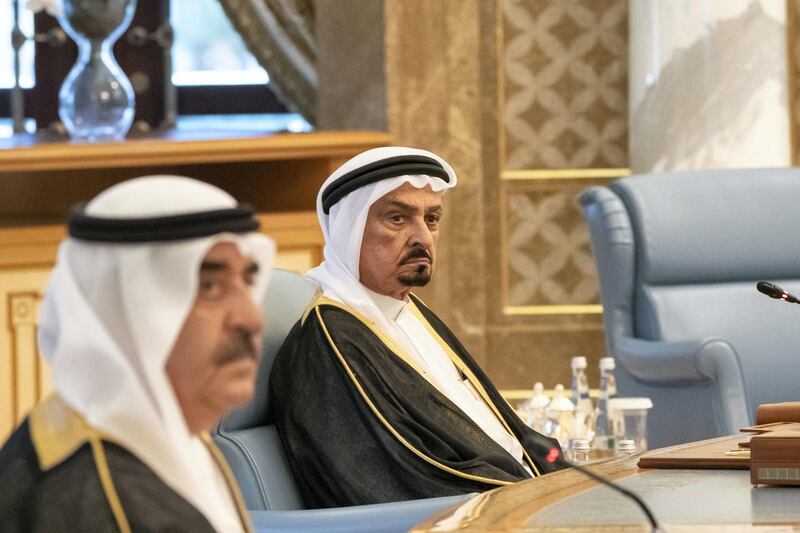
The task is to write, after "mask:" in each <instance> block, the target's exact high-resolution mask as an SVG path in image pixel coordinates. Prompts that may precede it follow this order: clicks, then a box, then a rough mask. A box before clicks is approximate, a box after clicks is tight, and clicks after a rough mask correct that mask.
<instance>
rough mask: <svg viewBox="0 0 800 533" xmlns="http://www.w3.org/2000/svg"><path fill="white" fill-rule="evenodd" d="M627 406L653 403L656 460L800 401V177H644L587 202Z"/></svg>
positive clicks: (587, 194) (789, 173)
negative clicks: (660, 452)
mask: <svg viewBox="0 0 800 533" xmlns="http://www.w3.org/2000/svg"><path fill="white" fill-rule="evenodd" d="M579 200H580V203H581V205H582V207H583V211H584V216H585V218H586V221H587V223H588V226H589V231H590V234H591V240H592V249H593V251H594V256H595V260H596V263H597V270H598V273H599V278H600V289H601V298H602V303H603V318H604V321H605V333H606V344H607V348H608V350H609V352H610V354H611V355H613V356H614V357H615V358H616V360H617V368H618V370H617V376H618V377H617V379H618V389H619V392H620V395H621V396H648V397H650V398H652V399H653V403H654V408H653V409H652V411H651V413H650V417H649V421H648V423H649V431H648V437H649V445H650V447H651V448H654V447H659V446H665V445H669V444H675V443H680V442H689V441H693V440H699V439H703V438H710V437H715V436H720V435H728V434H733V433H735V432H736V431H737V430H738V429H739V428H741V427H744V426H747V425H750V424H752V423H753V422H754V413H755V409H756V408H757V407H758V405H760V404H762V403H771V402H780V401H789V400H798V399H800V349H798V345H800V306H796V305H790V304H787V303H784V302H781V301H778V300H772V299H770V298H768V297H766V296H764V295H762V294H760V293H758V292H756V289H755V284H756V282H757V281H759V280H769V281H773V282H775V283H777V284H779V285H781V286H783V287H784V288H785V289H788V290H790V291H798V292H800V213H798V211H797V209H798V201H799V200H800V169H763V170H759V169H739V170H705V171H693V172H675V173H665V174H652V175H641V176H631V177H628V178H623V179H619V180H616V181H614V182H613V183H612V184H611V185H610V186H609V187H607V188H606V187H592V188H589V189H587V190H584V191H583V192H581V194H580V196H579Z"/></svg>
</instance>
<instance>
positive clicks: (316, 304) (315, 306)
mask: <svg viewBox="0 0 800 533" xmlns="http://www.w3.org/2000/svg"><path fill="white" fill-rule="evenodd" d="M322 305H329V306H332V307H338V308H340V309H342V310H344V311H346V312H347V313H349V314H351V315H352V316H353V317H355V318H356V319H357V320H358V321H359V322H361V323H363V324H364V325H365V326H366V327H367V328H368V329H369V330H370V331H371V332H373V333H374V334H375V335H376V336H377V337H378V339H379V340H381V341H382V342H383V343H384V344H385V345H386V346H387V347H388V348H389V349H390V351H392V352H393V353H394V354H395V355H397V356H398V357H399V358H400V359H401V360H402V361H404V362H406V363H407V364H408V365H409V366H411V367H412V368H413V369H414V370H415V371H416V372H417V373H419V374H420V375H421V376H422V377H423V378H425V379H426V380H427V381H428V382H429V383H431V384H432V385H433V386H434V387H435V388H436V390H438V391H439V392H440V393H442V391H441V390H440V389H439V388H438V387H437V386H436V385H435V383H433V382H431V380H430V379H429V378H428V377H427V375H426V373H425V372H424V371H423V370H422V369H421V368H420V367H419V365H418V364H417V363H416V361H414V360H413V359H412V358H411V357H410V356H409V355H408V354H407V353H405V351H404V350H403V349H402V348H401V347H400V346H398V345H397V343H395V342H394V341H393V340H392V339H391V338H390V337H389V336H388V335H386V333H385V332H383V331H382V330H381V329H380V328H379V327H378V326H377V324H375V323H374V322H373V321H371V320H369V319H368V318H366V317H365V316H363V315H362V314H361V313H359V312H358V311H356V310H354V309H351V308H350V307H349V306H347V305H346V304H344V303H342V302H339V301H337V300H332V299H330V298H327V297H325V296H322V295H319V296H318V297H317V299H316V300H314V301H313V302H312V304H311V305H309V309H308V311H307V313H306V316H307V314H308V313H309V312H310V311H311V310H313V311H314V312H315V313H316V315H317V319H318V320H319V323H320V326H321V327H322V330H323V332H324V334H325V337H326V339H327V340H328V343H329V344H330V346H331V348H332V349H333V351H334V353H336V357H337V358H338V359H339V362H340V363H341V364H342V366H343V367H344V369H345V372H346V373H347V375H348V376H349V377H350V380H351V381H352V382H353V385H354V386H355V388H356V390H357V391H358V392H359V394H360V395H361V397H362V399H363V400H364V401H365V402H366V404H367V406H368V407H369V408H370V410H371V411H372V412H373V414H374V415H375V416H376V417H377V418H378V420H380V421H381V423H382V424H383V425H384V427H386V429H387V430H388V431H389V433H391V434H392V436H394V437H395V438H396V439H397V440H398V441H399V442H400V443H401V444H402V445H403V446H405V447H406V448H407V449H408V450H410V451H411V452H412V453H413V454H414V455H416V456H417V457H419V458H420V459H422V460H423V461H425V462H427V463H429V464H431V465H433V466H435V467H437V468H439V469H441V470H444V471H445V472H447V473H449V474H453V475H455V476H457V477H462V478H465V479H469V480H472V481H479V482H481V483H487V484H491V485H500V486H505V485H512V484H513V483H514V482H512V481H505V480H501V479H492V478H487V477H483V476H476V475H474V474H467V473H465V472H461V471H459V470H456V469H454V468H452V467H449V466H447V465H444V464H442V463H440V462H439V461H437V460H436V459H434V458H432V457H430V456H428V455H426V454H424V453H423V452H421V451H420V450H418V449H417V448H416V447H414V446H413V445H412V444H411V443H410V442H408V441H407V440H406V439H405V438H404V437H403V436H402V435H401V434H400V432H399V431H397V430H396V429H395V428H394V427H393V426H392V425H391V423H389V421H388V420H387V419H386V418H385V417H384V416H383V414H382V413H381V412H380V411H379V410H378V408H377V406H376V405H375V404H374V403H373V402H372V400H371V399H370V398H369V396H368V395H367V393H366V391H364V388H363V387H362V386H361V383H360V382H359V381H358V378H357V377H356V376H355V373H354V372H353V371H352V369H351V368H350V365H348V364H347V361H346V360H345V358H344V356H342V354H341V352H340V351H339V348H338V347H337V346H336V343H335V342H334V341H333V338H332V337H331V335H330V333H329V332H328V328H327V326H326V325H325V321H324V320H323V319H322V313H321V312H320V309H319V308H320V306H322ZM417 312H418V311H417ZM422 320H423V323H424V324H426V325H427V320H425V319H424V318H423V319H422ZM441 342H444V341H441ZM445 345H446V343H445ZM459 361H460V359H459ZM462 364H463V363H462ZM470 373H471V372H470ZM473 378H474V376H473ZM480 390H483V389H482V387H481V389H480ZM484 393H485V391H484ZM442 394H443V393H442ZM443 395H444V394H443ZM495 412H496V408H495ZM501 419H502V417H501ZM504 423H505V421H504ZM510 434H511V435H512V436H513V433H510ZM523 450H524V448H523ZM526 457H527V453H526ZM528 460H529V461H530V459H529V458H528ZM530 462H531V465H532V466H533V468H534V471H535V472H536V474H537V475H538V474H539V473H538V470H537V469H536V466H535V465H533V462H532V461H530Z"/></svg>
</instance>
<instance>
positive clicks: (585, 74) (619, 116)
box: [500, 0, 628, 170]
mask: <svg viewBox="0 0 800 533" xmlns="http://www.w3.org/2000/svg"><path fill="white" fill-rule="evenodd" d="M501 7H502V16H503V20H502V23H501V28H500V29H501V31H502V43H501V44H502V61H501V65H500V68H501V69H502V73H501V74H500V78H501V79H500V83H502V88H501V91H500V93H501V95H500V97H501V100H503V102H501V104H502V105H503V115H504V116H503V122H504V125H505V128H504V131H503V132H501V134H502V135H503V136H504V140H503V144H504V146H503V147H502V150H503V153H504V157H505V164H504V170H517V169H531V168H589V167H593V168H612V167H627V166H628V156H627V114H628V110H627V105H628V103H627V54H628V49H627V32H628V17H627V1H626V0H502V1H501Z"/></svg>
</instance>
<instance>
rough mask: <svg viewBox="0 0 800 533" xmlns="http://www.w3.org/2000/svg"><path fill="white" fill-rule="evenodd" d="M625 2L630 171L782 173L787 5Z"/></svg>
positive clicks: (730, 0) (717, 0) (780, 0)
mask: <svg viewBox="0 0 800 533" xmlns="http://www.w3.org/2000/svg"><path fill="white" fill-rule="evenodd" d="M630 5H631V13H630V15H631V26H630V27H631V47H630V58H631V67H630V95H631V98H630V106H631V107H630V109H631V111H630V130H631V146H630V151H631V167H632V169H633V170H634V171H635V172H650V171H665V170H666V171H669V170H683V169H702V168H741V167H775V166H788V165H789V164H790V162H791V142H790V132H789V126H790V121H789V112H788V108H789V88H788V84H789V79H788V78H787V64H788V62H787V59H786V58H787V54H786V49H787V38H786V22H787V11H786V7H787V6H786V2H785V1H784V0H701V1H698V0H671V1H670V2H637V1H632V2H631V4H630Z"/></svg>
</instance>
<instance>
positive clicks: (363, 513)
mask: <svg viewBox="0 0 800 533" xmlns="http://www.w3.org/2000/svg"><path fill="white" fill-rule="evenodd" d="M473 496H475V495H474V494H465V495H460V496H445V497H441V498H427V499H424V500H411V501H405V502H391V503H377V504H372V505H357V506H354V507H337V508H333V509H308V510H302V511H250V517H251V519H252V521H253V529H254V530H255V531H256V532H258V533H283V532H290V531H291V532H299V531H303V532H310V533H315V532H319V533H322V532H325V533H328V532H330V533H336V532H341V533H361V532H364V533H366V532H376V533H399V532H406V531H408V530H409V529H411V528H412V527H414V526H415V525H416V524H418V523H420V522H422V521H423V520H425V519H426V518H428V517H429V516H430V515H432V514H434V513H436V512H438V511H440V510H442V509H445V508H447V507H450V506H453V505H457V504H460V503H464V502H466V501H467V500H469V499H470V498H472V497H473Z"/></svg>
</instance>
